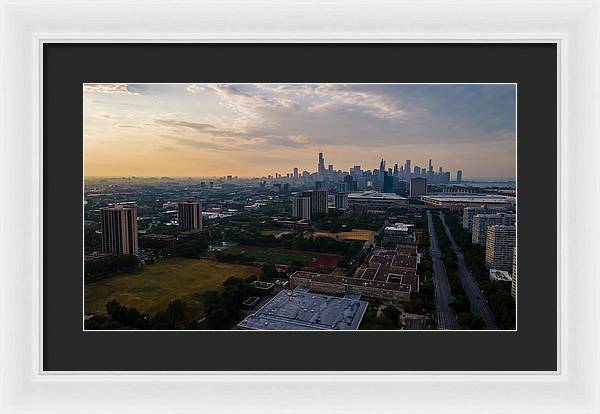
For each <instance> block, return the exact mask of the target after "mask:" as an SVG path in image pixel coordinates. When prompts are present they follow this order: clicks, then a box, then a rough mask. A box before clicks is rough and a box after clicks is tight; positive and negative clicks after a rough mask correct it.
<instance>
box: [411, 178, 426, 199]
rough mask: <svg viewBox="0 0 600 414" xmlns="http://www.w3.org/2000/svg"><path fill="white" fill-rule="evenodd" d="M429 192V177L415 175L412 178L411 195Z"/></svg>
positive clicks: (412, 196) (415, 195) (416, 195)
mask: <svg viewBox="0 0 600 414" xmlns="http://www.w3.org/2000/svg"><path fill="white" fill-rule="evenodd" d="M426 193H427V179H426V178H422V177H415V178H411V179H410V197H411V198H415V197H419V196H421V195H423V194H426Z"/></svg>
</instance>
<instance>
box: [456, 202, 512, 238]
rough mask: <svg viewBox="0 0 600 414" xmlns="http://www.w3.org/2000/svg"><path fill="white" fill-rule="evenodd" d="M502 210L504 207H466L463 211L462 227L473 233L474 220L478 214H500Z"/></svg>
mask: <svg viewBox="0 0 600 414" xmlns="http://www.w3.org/2000/svg"><path fill="white" fill-rule="evenodd" d="M500 210H502V207H488V206H478V207H465V208H464V209H463V219H462V226H463V229H467V230H468V231H469V233H471V232H472V231H473V218H474V217H475V216H476V215H477V214H492V213H498V212H500Z"/></svg>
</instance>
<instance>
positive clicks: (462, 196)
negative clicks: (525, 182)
mask: <svg viewBox="0 0 600 414" xmlns="http://www.w3.org/2000/svg"><path fill="white" fill-rule="evenodd" d="M420 198H421V200H422V201H423V202H425V203H426V204H429V205H432V206H437V207H443V208H447V209H449V210H462V209H464V208H465V207H477V206H481V205H487V206H496V207H502V208H510V207H512V206H514V205H515V203H516V198H515V197H513V196H508V195H501V194H470V193H435V194H427V195H423V196H421V197H420Z"/></svg>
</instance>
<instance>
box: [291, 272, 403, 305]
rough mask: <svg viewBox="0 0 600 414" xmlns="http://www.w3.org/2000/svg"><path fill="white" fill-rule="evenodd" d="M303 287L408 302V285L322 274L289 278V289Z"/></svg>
mask: <svg viewBox="0 0 600 414" xmlns="http://www.w3.org/2000/svg"><path fill="white" fill-rule="evenodd" d="M297 286H304V287H307V288H309V289H311V290H314V291H315V292H323V293H333V294H349V293H355V294H360V295H362V296H363V297H365V298H370V299H378V300H384V301H389V302H394V303H396V302H408V301H410V291H411V287H410V285H408V284H399V283H387V282H378V281H374V280H365V279H356V278H352V277H343V276H333V275H330V274H323V273H312V272H304V271H298V272H295V273H294V274H293V275H291V276H290V287H291V288H295V287H297Z"/></svg>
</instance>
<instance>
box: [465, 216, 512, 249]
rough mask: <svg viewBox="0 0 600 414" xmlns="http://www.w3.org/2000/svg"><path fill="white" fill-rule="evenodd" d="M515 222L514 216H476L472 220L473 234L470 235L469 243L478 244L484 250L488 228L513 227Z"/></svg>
mask: <svg viewBox="0 0 600 414" xmlns="http://www.w3.org/2000/svg"><path fill="white" fill-rule="evenodd" d="M516 221H517V216H516V214H507V213H496V214H477V215H476V216H475V218H473V232H472V233H471V243H473V244H479V245H480V246H481V247H484V248H485V246H486V241H487V230H488V227H490V226H496V225H504V226H513V225H514V224H515V222H516Z"/></svg>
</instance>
